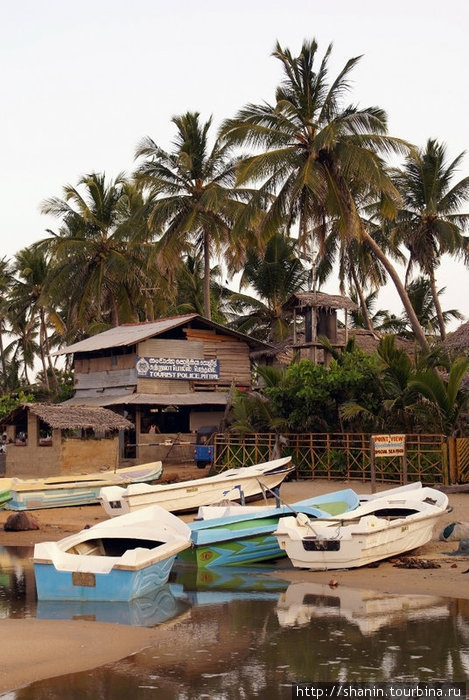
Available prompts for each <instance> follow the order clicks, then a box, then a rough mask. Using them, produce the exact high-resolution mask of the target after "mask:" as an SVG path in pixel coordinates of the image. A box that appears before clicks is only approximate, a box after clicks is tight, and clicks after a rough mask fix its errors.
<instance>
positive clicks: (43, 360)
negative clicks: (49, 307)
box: [39, 309, 50, 394]
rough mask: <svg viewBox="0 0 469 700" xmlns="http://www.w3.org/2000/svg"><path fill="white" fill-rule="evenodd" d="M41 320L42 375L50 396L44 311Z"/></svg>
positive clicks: (41, 313)
mask: <svg viewBox="0 0 469 700" xmlns="http://www.w3.org/2000/svg"><path fill="white" fill-rule="evenodd" d="M40 318H41V325H40V331H39V352H40V355H41V364H42V373H43V375H44V384H45V387H46V390H47V393H48V394H50V384H49V375H48V374H47V367H46V357H45V353H44V345H45V340H44V333H45V328H44V323H43V321H44V316H43V310H42V309H41V311H40Z"/></svg>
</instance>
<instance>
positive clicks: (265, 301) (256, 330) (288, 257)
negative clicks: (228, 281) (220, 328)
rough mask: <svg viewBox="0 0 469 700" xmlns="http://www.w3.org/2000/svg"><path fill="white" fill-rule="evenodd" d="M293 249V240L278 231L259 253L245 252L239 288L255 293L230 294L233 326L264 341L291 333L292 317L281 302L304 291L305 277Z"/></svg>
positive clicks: (284, 336) (302, 267)
mask: <svg viewBox="0 0 469 700" xmlns="http://www.w3.org/2000/svg"><path fill="white" fill-rule="evenodd" d="M295 251H296V241H294V240H293V239H291V238H288V237H287V236H285V234H284V233H281V232H280V233H276V234H275V235H273V236H272V237H271V238H270V240H269V241H268V242H267V245H266V247H265V250H264V252H263V253H262V254H260V253H258V252H256V251H249V252H248V254H247V259H246V262H245V264H244V270H243V274H242V277H241V280H240V289H242V288H246V287H249V288H250V289H252V290H253V291H254V292H255V293H256V295H257V296H250V295H247V294H242V293H234V294H232V296H231V310H232V313H233V316H234V319H233V321H232V323H231V326H232V327H234V328H236V329H237V330H239V331H241V332H243V333H252V334H253V335H254V336H256V337H257V338H261V339H262V340H265V341H267V342H272V341H279V340H284V339H285V338H286V337H287V336H288V335H289V334H290V330H291V318H290V317H289V315H288V314H287V313H286V312H285V310H284V304H285V302H286V301H287V299H289V297H290V296H291V295H292V294H294V293H295V292H299V291H304V289H305V287H306V281H307V278H308V272H307V270H306V269H305V267H304V266H303V263H302V261H301V260H300V259H299V258H298V257H297V255H296V252H295Z"/></svg>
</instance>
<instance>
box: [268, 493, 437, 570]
mask: <svg viewBox="0 0 469 700" xmlns="http://www.w3.org/2000/svg"><path fill="white" fill-rule="evenodd" d="M376 496H377V497H373V498H371V499H370V500H369V501H366V502H364V503H362V504H361V505H360V506H359V507H358V508H357V509H356V510H354V511H352V512H350V513H345V514H344V515H342V516H341V517H340V518H327V519H324V520H320V521H318V520H317V521H314V520H311V519H310V518H308V516H307V515H305V514H302V513H300V514H299V515H298V516H296V517H290V516H288V517H285V518H282V519H281V520H280V521H279V525H278V528H277V529H276V531H275V532H274V535H275V536H276V538H277V541H278V544H279V546H280V547H281V548H282V549H284V550H285V551H286V554H287V556H288V557H289V558H290V561H291V562H292V564H293V566H295V567H298V568H303V569H315V570H327V569H350V568H354V567H359V566H365V565H367V564H371V563H372V562H375V561H379V560H381V559H387V558H388V557H392V556H396V555H398V554H402V553H403V552H408V551H409V550H411V549H415V548H416V547H421V546H422V545H424V544H426V543H427V542H429V540H431V538H432V533H433V527H434V525H435V523H436V521H437V520H438V518H439V517H440V516H441V515H443V513H444V512H445V510H446V508H447V506H448V497H447V496H446V494H443V493H442V492H441V491H437V490H436V489H432V488H428V487H424V488H416V489H413V490H408V491H400V492H398V493H396V494H395V495H392V493H390V492H388V495H387V496H385V497H379V494H377V495H376Z"/></svg>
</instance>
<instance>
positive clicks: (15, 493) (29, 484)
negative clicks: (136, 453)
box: [0, 461, 163, 510]
mask: <svg viewBox="0 0 469 700" xmlns="http://www.w3.org/2000/svg"><path fill="white" fill-rule="evenodd" d="M162 473H163V465H162V463H161V462H159V461H158V462H148V463H147V464H139V465H136V466H134V467H123V468H121V469H112V470H111V469H110V470H106V471H100V472H94V473H90V474H70V475H69V476H48V477H45V478H39V479H20V478H17V477H11V478H4V479H2V480H0V481H1V482H2V483H1V484H0V488H4V489H8V490H9V495H10V500H8V501H7V502H5V508H6V509H8V510H34V509H38V508H62V507H64V506H77V505H80V506H81V505H89V504H92V503H98V499H99V492H100V490H101V489H102V488H103V487H104V486H112V485H116V484H120V485H121V486H127V485H129V484H132V483H140V482H143V481H144V482H151V481H156V480H157V479H159V478H160V477H161V475H162Z"/></svg>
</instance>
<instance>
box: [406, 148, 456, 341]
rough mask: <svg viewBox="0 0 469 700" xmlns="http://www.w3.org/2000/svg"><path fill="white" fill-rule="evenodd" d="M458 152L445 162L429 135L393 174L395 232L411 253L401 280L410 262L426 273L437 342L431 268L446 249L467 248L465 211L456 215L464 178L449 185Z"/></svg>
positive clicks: (440, 322)
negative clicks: (398, 205) (397, 200)
mask: <svg viewBox="0 0 469 700" xmlns="http://www.w3.org/2000/svg"><path fill="white" fill-rule="evenodd" d="M463 156H464V153H461V154H460V155H459V156H457V158H455V159H454V160H453V161H452V162H451V163H448V162H447V155H446V148H445V146H444V145H442V144H440V143H438V142H437V141H435V140H433V139H429V140H428V141H427V144H426V147H425V149H419V150H417V151H415V152H412V153H410V154H409V155H408V156H407V158H406V161H405V165H404V168H403V169H401V170H396V171H395V172H394V179H395V182H396V185H397V187H398V188H399V190H400V192H401V195H402V200H403V207H402V209H401V210H400V211H399V214H398V216H397V217H396V220H395V234H394V235H395V237H396V239H397V242H398V243H400V242H403V243H404V244H405V245H406V247H407V248H408V250H409V253H410V258H409V263H408V269H407V277H406V280H408V277H409V275H410V272H411V269H412V267H413V265H418V267H419V268H420V270H421V271H422V272H423V273H424V274H425V275H427V276H428V278H429V280H430V285H431V292H432V296H433V304H434V307H435V310H436V315H437V319H438V326H439V330H440V336H441V339H442V340H444V339H445V337H446V329H445V319H444V315H443V312H442V310H441V305H440V301H439V298H438V290H437V286H436V279H435V270H436V268H437V267H438V265H439V263H440V259H441V256H442V255H444V254H445V253H448V254H449V255H453V256H457V255H462V254H463V253H465V252H467V243H468V239H467V238H465V237H464V236H463V229H464V228H465V226H467V223H468V221H469V214H462V213H460V207H461V205H462V204H463V203H464V202H466V201H467V200H468V199H469V177H465V178H463V179H462V180H460V181H459V182H457V183H455V184H452V183H453V180H454V176H455V173H456V170H457V169H458V167H459V165H460V163H461V160H462V158H463Z"/></svg>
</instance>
